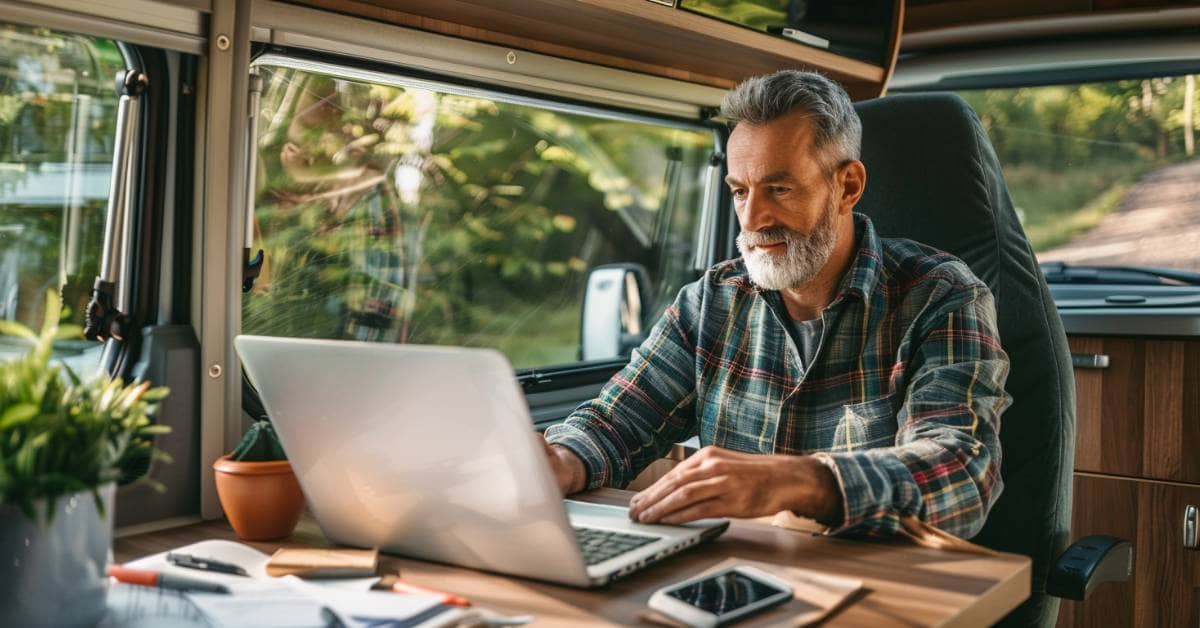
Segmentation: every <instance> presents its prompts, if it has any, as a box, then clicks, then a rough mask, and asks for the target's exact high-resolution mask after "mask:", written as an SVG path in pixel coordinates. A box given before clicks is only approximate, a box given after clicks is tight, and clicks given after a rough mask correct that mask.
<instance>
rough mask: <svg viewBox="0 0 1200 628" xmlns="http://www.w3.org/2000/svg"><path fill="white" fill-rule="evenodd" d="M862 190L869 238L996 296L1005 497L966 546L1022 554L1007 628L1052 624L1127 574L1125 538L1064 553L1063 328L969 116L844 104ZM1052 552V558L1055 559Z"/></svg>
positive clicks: (898, 105)
mask: <svg viewBox="0 0 1200 628" xmlns="http://www.w3.org/2000/svg"><path fill="white" fill-rule="evenodd" d="M855 108H856V109H857V110H858V114H859V116H860V117H861V118H862V122H863V149H862V153H863V154H862V161H863V163H865V164H866V166H867V189H866V193H865V194H864V195H863V197H862V200H861V201H860V202H859V204H858V206H857V210H858V211H861V212H863V213H865V214H867V215H868V216H870V217H871V220H872V221H873V222H874V223H875V227H876V229H878V231H879V234H880V235H881V236H885V237H904V238H911V239H913V240H917V241H919V242H923V243H925V244H929V245H931V246H935V247H937V248H939V249H942V250H944V251H947V252H949V253H952V254H954V255H956V256H958V257H959V258H961V259H962V260H963V261H965V262H966V263H967V264H968V265H969V266H970V267H971V270H973V271H974V272H975V274H976V275H978V276H979V277H980V278H981V279H983V280H984V281H985V282H987V284H988V286H989V287H990V288H991V290H992V293H993V294H994V296H995V299H996V308H997V313H998V315H999V328H1000V339H1001V344H1002V345H1003V346H1004V349H1005V351H1007V352H1008V356H1009V358H1010V360H1011V372H1010V373H1009V376H1008V382H1007V384H1006V386H1005V388H1006V389H1007V390H1008V393H1009V394H1010V395H1012V397H1013V404H1012V406H1011V407H1009V409H1008V410H1007V411H1006V412H1005V413H1004V416H1003V417H1002V418H1001V422H1000V442H1001V446H1002V448H1003V460H1002V466H1001V475H1002V477H1003V478H1004V491H1003V493H1002V494H1001V495H1000V498H999V500H998V501H997V502H996V504H995V505H994V506H993V508H992V511H991V513H990V514H989V515H988V520H987V524H986V525H985V526H984V528H983V531H982V532H980V533H979V534H978V535H977V536H976V537H975V538H974V539H973V540H974V541H975V542H977V543H980V544H982V545H985V546H987V547H991V548H993V549H996V550H1001V551H1005V552H1014V553H1018V554H1024V555H1026V556H1029V557H1031V558H1032V559H1033V583H1032V585H1033V588H1032V590H1033V595H1032V596H1031V597H1030V598H1029V600H1027V601H1026V602H1025V603H1024V604H1022V605H1021V606H1020V607H1018V608H1017V609H1016V610H1015V611H1013V612H1012V613H1011V614H1009V615H1008V616H1007V617H1006V618H1005V619H1004V621H1003V622H1001V623H1002V624H1003V625H1006V626H1035V625H1037V626H1053V625H1054V624H1055V622H1056V621H1057V618H1058V600H1057V599H1055V597H1053V596H1058V597H1070V598H1073V599H1083V598H1084V597H1086V595H1087V593H1088V592H1090V591H1091V589H1092V588H1093V587H1094V586H1095V585H1097V584H1099V583H1100V582H1104V581H1108V580H1114V579H1115V580H1120V579H1125V578H1127V577H1128V566H1129V564H1131V563H1130V552H1131V551H1132V548H1131V547H1130V545H1129V543H1128V542H1125V541H1122V540H1120V539H1113V538H1111V537H1104V538H1095V537H1088V538H1086V539H1082V540H1080V541H1079V542H1078V543H1076V544H1075V545H1073V546H1072V547H1071V548H1070V549H1069V550H1067V551H1066V552H1065V553H1063V549H1064V547H1065V546H1066V545H1067V540H1068V538H1069V535H1070V527H1071V482H1072V478H1071V473H1072V468H1073V466H1074V460H1075V383H1074V382H1075V380H1074V374H1073V372H1072V368H1071V356H1070V350H1069V349H1068V347H1067V338H1066V334H1065V333H1064V331H1063V326H1062V321H1061V320H1060V319H1059V316H1058V312H1057V310H1056V309H1055V307H1054V301H1053V299H1052V298H1051V296H1050V291H1049V289H1048V288H1047V287H1046V280H1045V278H1044V277H1043V276H1042V273H1041V271H1040V270H1039V269H1038V264H1037V260H1036V258H1035V257H1034V255H1033V250H1032V249H1031V248H1030V246H1029V242H1028V241H1027V240H1026V239H1025V232H1024V230H1022V228H1021V224H1020V222H1019V221H1018V220H1017V215H1016V213H1015V212H1014V211H1013V206H1012V200H1011V199H1010V198H1009V194H1008V187H1007V185H1006V184H1005V182H1004V175H1003V174H1002V173H1001V171H1000V164H999V162H998V161H997V159H996V154H995V152H994V151H993V150H992V145H991V142H990V141H989V140H988V137H987V133H986V132H985V131H984V129H983V126H982V125H981V124H980V122H979V118H978V117H977V116H976V115H975V113H974V112H973V111H972V110H971V108H970V107H969V106H968V105H967V103H966V102H964V101H963V100H962V99H961V98H959V97H958V96H957V95H954V94H914V95H898V96H888V97H884V98H878V99H875V100H869V101H865V102H860V103H857V104H856V105H855ZM1060 554H1061V557H1060Z"/></svg>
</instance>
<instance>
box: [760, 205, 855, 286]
mask: <svg viewBox="0 0 1200 628" xmlns="http://www.w3.org/2000/svg"><path fill="white" fill-rule="evenodd" d="M836 216H837V207H836V206H835V205H832V204H831V205H830V207H829V211H827V212H826V213H825V216H824V217H822V219H821V222H819V223H817V226H816V227H815V228H814V229H813V231H812V233H810V234H805V233H801V232H799V231H793V230H791V229H788V228H786V227H771V228H769V229H763V230H762V231H743V232H741V233H740V234H738V237H737V247H738V251H740V252H741V254H742V259H743V260H745V263H746V270H747V271H749V273H750V280H751V281H753V282H754V283H755V284H756V285H758V286H759V287H760V288H763V289H766V290H786V289H789V288H797V287H799V286H802V285H804V284H806V283H808V282H809V281H812V279H813V277H816V276H817V273H819V272H821V269H822V268H824V267H825V263H826V262H828V261H829V256H830V255H832V254H833V247H834V245H835V244H837V229H836V223H835V221H834V218H835V217H836ZM780 241H782V242H786V243H787V249H786V250H785V252H784V254H783V255H782V256H775V255H772V254H770V253H767V252H765V251H758V250H754V249H753V248H751V247H754V246H756V245H759V244H771V243H774V242H780Z"/></svg>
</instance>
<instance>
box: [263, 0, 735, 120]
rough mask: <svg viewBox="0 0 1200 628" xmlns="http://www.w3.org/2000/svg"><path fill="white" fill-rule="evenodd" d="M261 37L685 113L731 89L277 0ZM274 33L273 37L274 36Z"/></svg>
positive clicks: (267, 8) (691, 115) (698, 111)
mask: <svg viewBox="0 0 1200 628" xmlns="http://www.w3.org/2000/svg"><path fill="white" fill-rule="evenodd" d="M253 22H254V23H253V25H254V28H253V29H252V30H251V35H252V37H254V39H255V40H256V41H263V42H265V43H271V44H276V45H280V46H289V47H297V48H305V49H309V50H315V51H319V52H326V53H331V54H336V55H343V56H348V57H357V58H360V59H369V60H373V61H379V62H383V63H388V64H395V65H403V66H408V67H411V68H415V69H417V70H421V71H425V72H430V73H434V74H443V75H448V76H454V77H456V78H463V79H467V80H473V81H479V82H481V83H487V84H490V85H497V86H503V87H506V88H508V89H517V90H524V91H529V92H535V93H538V94H546V95H548V96H553V97H557V98H560V99H561V98H564V97H566V98H570V99H575V100H580V101H584V102H589V103H596V104H601V105H609V106H615V107H621V108H626V109H634V110H638V111H646V112H651V113H656V114H659V115H669V116H676V117H681V118H685V119H693V120H696V119H700V118H701V117H702V113H703V109H704V108H707V107H716V106H718V105H720V102H721V98H722V97H723V96H724V94H725V90H722V89H717V88H715V87H707V86H703V85H696V84H693V83H687V82H684V81H676V80H672V79H666V78H660V77H655V76H649V75H646V74H638V73H635V72H628V71H624V70H617V69H613V68H605V67H600V66H595V65H589V64H586V63H581V62H578V61H570V60H567V59H560V58H557V57H552V56H549V55H543V54H538V53H533V52H528V51H525V50H517V49H514V48H507V47H504V46H495V45H491V44H483V43H478V42H473V41H467V40H464V39H457V38H453V37H448V36H445V35H438V34H434V33H427V32H424V31H419V30H415V29H410V28H404V27H400V26H395V25H391V24H384V23H381V22H374V21H370V20H363V19H360V18H354V17H348V16H344V15H333V14H330V13H327V12H323V11H317V10H314V9H309V8H305V7H298V6H293V5H288V4H282V3H280V2H274V1H271V0H258V1H256V2H255V4H254V13H253ZM267 37H269V39H268V38H267Z"/></svg>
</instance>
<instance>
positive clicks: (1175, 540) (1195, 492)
mask: <svg viewBox="0 0 1200 628" xmlns="http://www.w3.org/2000/svg"><path fill="white" fill-rule="evenodd" d="M1073 501H1074V509H1075V510H1074V515H1073V517H1072V530H1071V537H1072V538H1073V539H1078V538H1080V537H1084V536H1087V535H1089V534H1108V535H1112V536H1116V537H1120V538H1124V539H1129V540H1131V541H1133V545H1134V549H1133V562H1134V574H1133V579H1132V580H1131V581H1130V582H1127V583H1117V584H1105V585H1101V586H1100V588H1097V589H1096V590H1094V591H1093V592H1092V595H1091V596H1090V597H1089V598H1088V599H1087V600H1086V601H1083V602H1075V601H1071V600H1063V603H1062V607H1061V610H1060V612H1059V622H1058V625H1059V626H1060V627H1072V628H1073V627H1082V626H1104V627H1109V626H1113V627H1121V626H1196V625H1197V619H1198V618H1200V604H1198V603H1197V599H1198V592H1200V552H1197V551H1196V550H1188V549H1184V548H1183V544H1182V523H1183V512H1184V508H1185V507H1186V506H1187V505H1188V504H1192V505H1196V506H1200V486H1189V485H1186V484H1173V483H1166V482H1155V481H1140V480H1130V479H1125V478H1111V477H1097V476H1091V475H1082V474H1077V475H1076V476H1075V497H1074V500H1073Z"/></svg>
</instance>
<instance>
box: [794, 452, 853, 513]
mask: <svg viewBox="0 0 1200 628" xmlns="http://www.w3.org/2000/svg"><path fill="white" fill-rule="evenodd" d="M788 458H791V460H790V461H789V462H791V463H792V464H791V465H790V466H792V467H793V469H794V471H795V472H796V474H797V475H798V477H796V479H795V481H794V482H793V486H795V487H796V492H795V493H794V494H793V497H792V499H791V500H790V501H791V504H790V506H789V508H787V510H791V511H792V512H794V513H795V514H797V515H799V516H801V517H808V518H809V519H815V520H816V521H817V522H818V523H821V524H824V525H827V526H839V525H841V522H842V517H843V511H844V507H845V504H843V503H842V489H841V487H840V486H839V485H838V479H837V476H836V475H834V473H833V470H832V469H830V468H829V467H827V466H825V465H824V464H823V463H822V462H821V461H820V460H817V459H816V458H814V457H812V456H788Z"/></svg>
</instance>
